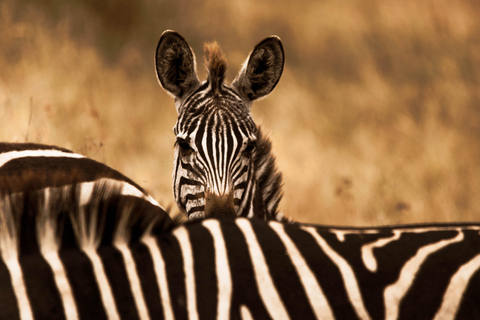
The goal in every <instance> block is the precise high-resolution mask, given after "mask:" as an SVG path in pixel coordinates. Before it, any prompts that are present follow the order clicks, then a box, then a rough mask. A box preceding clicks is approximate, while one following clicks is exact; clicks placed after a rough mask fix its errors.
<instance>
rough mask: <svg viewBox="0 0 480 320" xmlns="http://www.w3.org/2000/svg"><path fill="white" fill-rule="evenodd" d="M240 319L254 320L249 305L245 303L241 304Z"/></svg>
mask: <svg viewBox="0 0 480 320" xmlns="http://www.w3.org/2000/svg"><path fill="white" fill-rule="evenodd" d="M240 319H242V320H254V319H253V317H252V313H251V312H250V310H249V309H248V307H247V306H246V305H244V304H242V305H240Z"/></svg>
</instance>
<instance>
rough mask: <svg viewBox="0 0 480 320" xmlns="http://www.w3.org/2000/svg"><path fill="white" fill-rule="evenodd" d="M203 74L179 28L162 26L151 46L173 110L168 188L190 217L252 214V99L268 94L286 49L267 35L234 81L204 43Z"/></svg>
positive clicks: (219, 55) (217, 53)
mask: <svg viewBox="0 0 480 320" xmlns="http://www.w3.org/2000/svg"><path fill="white" fill-rule="evenodd" d="M205 53H206V63H207V69H208V79H207V80H206V81H204V82H202V83H200V82H199V80H198V78H197V75H196V71H195V68H196V66H195V56H194V54H193V51H192V49H191V48H190V47H189V45H188V44H187V42H186V41H185V40H184V39H183V38H182V37H181V36H180V35H179V34H178V33H176V32H173V31H165V32H164V33H163V34H162V36H161V38H160V41H159V44H158V47H157V53H156V60H155V61H156V67H157V76H158V79H159V81H160V83H161V85H162V87H163V88H164V89H165V90H166V91H167V92H169V93H170V94H172V95H173V96H174V97H175V106H176V109H177V113H178V119H177V123H176V125H175V127H174V133H175V135H176V142H175V162H174V172H173V190H174V196H175V200H176V202H177V205H178V207H179V208H180V210H182V211H183V212H184V213H186V214H187V216H188V218H189V219H196V218H202V217H205V216H216V215H237V216H247V217H251V216H253V213H254V202H255V197H256V195H255V191H256V187H257V186H256V174H257V172H256V171H257V169H258V168H257V167H256V163H255V153H256V148H257V126H256V125H255V123H254V122H253V119H252V118H251V115H250V109H251V105H252V102H253V101H254V100H255V99H258V98H260V97H263V96H265V95H267V94H268V93H270V92H271V91H272V90H273V88H274V87H275V86H276V84H277V82H278V80H279V79H280V76H281V73H282V70H283V62H284V55H283V48H282V45H281V42H280V39H279V38H278V37H274V36H272V37H269V38H267V39H265V40H263V41H262V42H260V43H259V44H258V45H257V46H256V47H255V48H254V50H253V52H252V53H251V55H250V56H249V58H248V59H247V62H246V63H245V65H244V67H243V68H242V69H241V71H240V73H239V74H238V76H237V77H236V78H235V80H234V81H233V83H232V85H231V86H227V85H226V84H224V79H225V72H226V61H225V59H224V57H223V54H222V52H221V51H220V48H219V47H218V45H217V44H216V43H212V44H206V45H205Z"/></svg>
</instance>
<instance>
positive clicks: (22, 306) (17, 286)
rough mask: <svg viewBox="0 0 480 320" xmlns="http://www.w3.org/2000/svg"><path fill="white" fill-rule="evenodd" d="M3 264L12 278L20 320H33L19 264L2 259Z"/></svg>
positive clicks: (16, 261) (13, 260) (14, 259)
mask: <svg viewBox="0 0 480 320" xmlns="http://www.w3.org/2000/svg"><path fill="white" fill-rule="evenodd" d="M2 255H3V252H2ZM3 262H4V263H5V265H6V266H7V268H8V271H9V272H10V277H11V278H12V285H13V292H14V293H15V297H16V298H17V306H18V310H19V312H20V319H22V320H31V319H33V313H32V307H31V306H30V301H29V300H28V296H27V289H26V287H25V282H24V281H23V273H22V269H21V268H20V264H19V263H18V259H16V258H12V259H8V260H5V259H3Z"/></svg>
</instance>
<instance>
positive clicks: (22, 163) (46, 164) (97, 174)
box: [0, 143, 165, 212]
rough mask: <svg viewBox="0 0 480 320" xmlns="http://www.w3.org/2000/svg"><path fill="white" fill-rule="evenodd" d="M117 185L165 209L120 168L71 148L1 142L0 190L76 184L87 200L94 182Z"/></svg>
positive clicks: (84, 199)
mask: <svg viewBox="0 0 480 320" xmlns="http://www.w3.org/2000/svg"><path fill="white" fill-rule="evenodd" d="M98 181H103V183H107V184H112V186H114V185H115V186H117V187H118V186H120V188H121V192H122V193H123V194H124V195H125V196H132V197H138V198H142V199H144V200H145V201H147V202H149V203H150V204H151V205H152V206H153V207H155V208H154V209H155V210H160V211H163V212H165V210H164V209H163V208H162V207H161V206H160V204H158V202H157V201H156V200H155V199H154V198H153V197H152V196H150V195H149V194H148V193H147V192H146V191H145V190H144V189H143V188H141V187H140V186H139V185H138V184H136V183H135V182H133V181H132V180H130V179H129V178H127V177H126V176H124V175H123V174H121V173H120V172H118V171H116V170H114V169H112V168H110V167H108V166H106V165H104V164H102V163H100V162H97V161H95V160H93V159H90V158H87V157H85V156H83V155H80V154H77V153H74V152H72V151H70V150H67V149H64V148H59V147H56V146H49V145H43V144H35V143H0V192H9V193H15V192H25V191H33V190H40V189H44V188H49V187H61V186H67V185H73V184H76V185H77V188H78V189H79V192H80V194H81V197H79V201H80V203H82V204H84V205H85V204H87V203H88V202H89V199H90V198H91V196H92V190H93V186H94V183H95V182H98Z"/></svg>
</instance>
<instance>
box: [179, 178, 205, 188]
mask: <svg viewBox="0 0 480 320" xmlns="http://www.w3.org/2000/svg"><path fill="white" fill-rule="evenodd" d="M184 184H187V185H191V186H201V185H203V184H202V182H200V181H197V180H192V179H188V178H185V177H183V176H182V177H180V187H181V186H182V185H184Z"/></svg>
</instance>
